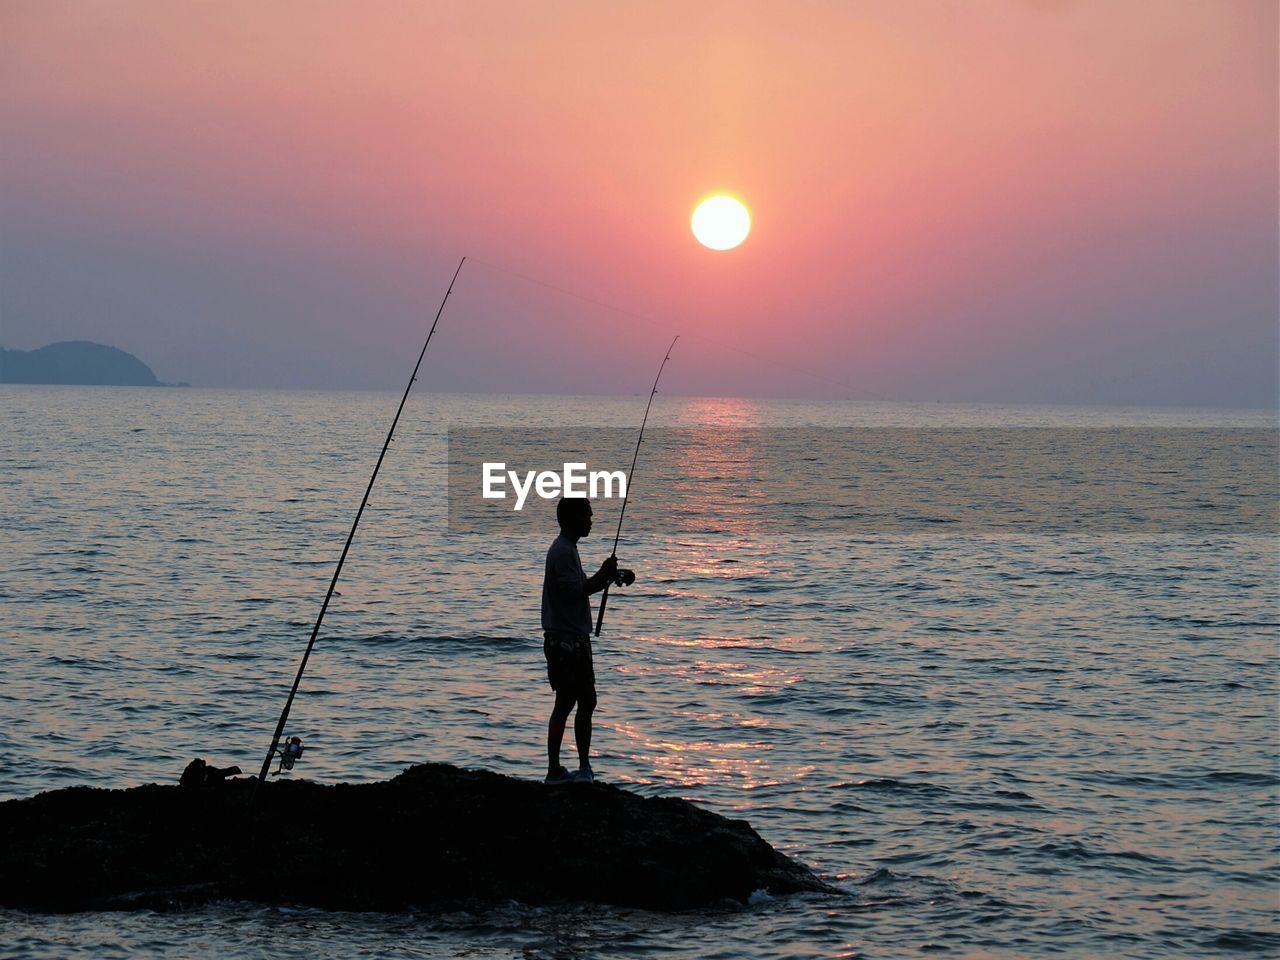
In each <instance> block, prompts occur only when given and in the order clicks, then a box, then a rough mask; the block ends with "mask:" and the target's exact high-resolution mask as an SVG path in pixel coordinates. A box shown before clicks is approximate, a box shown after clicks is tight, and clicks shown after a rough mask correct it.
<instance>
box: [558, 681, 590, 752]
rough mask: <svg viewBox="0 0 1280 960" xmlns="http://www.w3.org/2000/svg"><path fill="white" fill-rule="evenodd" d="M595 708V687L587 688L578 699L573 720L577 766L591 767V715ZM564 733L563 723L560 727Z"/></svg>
mask: <svg viewBox="0 0 1280 960" xmlns="http://www.w3.org/2000/svg"><path fill="white" fill-rule="evenodd" d="M595 708H596V690H595V687H589V688H587V690H586V691H585V692H583V694H582V695H581V696H580V697H578V715H577V716H576V717H574V718H573V738H574V739H575V740H576V741H577V743H578V766H579V767H589V766H591V713H592V711H594V710H595ZM560 730H561V732H563V731H564V724H563V722H562V723H561V725H560Z"/></svg>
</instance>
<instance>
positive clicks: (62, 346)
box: [0, 340, 190, 387]
mask: <svg viewBox="0 0 1280 960" xmlns="http://www.w3.org/2000/svg"><path fill="white" fill-rule="evenodd" d="M0 383H63V384H82V385H89V386H112V387H186V386H190V384H186V383H162V382H161V381H159V380H157V379H156V375H155V373H153V372H152V370H151V368H150V367H148V366H147V365H146V364H145V363H143V362H142V361H141V360H139V359H138V358H137V357H135V356H134V355H133V354H132V353H126V352H125V351H123V350H120V349H118V348H116V347H109V346H107V345H106V344H102V343H91V342H90V341H88V340H64V341H62V342H60V343H51V344H49V345H48V346H47V347H40V348H39V349H38V350H6V349H4V348H3V347H0Z"/></svg>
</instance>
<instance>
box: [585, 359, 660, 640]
mask: <svg viewBox="0 0 1280 960" xmlns="http://www.w3.org/2000/svg"><path fill="white" fill-rule="evenodd" d="M679 339H680V338H679V337H678V336H677V337H675V338H674V339H673V340H672V341H671V346H669V347H667V353H666V356H664V357H663V358H662V363H661V364H659V365H658V375H657V376H656V377H654V378H653V389H652V390H650V391H649V402H648V403H646V404H645V407H644V419H642V420H641V421H640V436H638V437H637V438H636V450H635V453H633V454H632V455H631V469H630V470H629V471H627V489H626V493H624V494H623V495H622V509H621V510H619V511H618V529H617V530H616V531H615V532H614V534H613V550H612V551H611V552H610V554H609V556H610V557H613V558H614V559H615V560H616V559H617V556H618V540H619V539H621V537H622V521H623V519H624V518H625V517H626V515H627V500H628V498H629V497H630V496H631V487H632V481H633V479H634V477H635V474H636V461H637V460H639V459H640V445H641V444H642V443H644V428H645V425H646V424H647V423H648V422H649V410H650V409H651V408H652V407H653V398H654V397H655V396H657V393H658V381H659V380H661V379H662V371H663V369H665V368H666V366H667V361H668V360H670V359H671V351H672V350H673V349H675V345H676V340H679ZM614 582H615V583H617V584H618V585H619V586H621V585H622V580H621V577H619V579H618V580H616V581H614ZM608 604H609V584H608V583H606V584H605V585H604V592H603V593H602V594H600V612H599V613H597V614H596V636H597V637H598V636H600V629H601V627H603V626H604V608H605V607H606V606H608Z"/></svg>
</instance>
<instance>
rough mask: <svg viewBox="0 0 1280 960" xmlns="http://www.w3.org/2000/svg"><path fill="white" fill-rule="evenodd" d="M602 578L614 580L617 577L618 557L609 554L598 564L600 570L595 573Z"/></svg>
mask: <svg viewBox="0 0 1280 960" xmlns="http://www.w3.org/2000/svg"><path fill="white" fill-rule="evenodd" d="M596 576H598V577H600V578H601V579H603V580H616V579H617V577H618V558H617V557H616V556H614V555H613V554H609V557H608V559H607V560H605V562H604V563H602V564H600V572H599V573H597V574H596Z"/></svg>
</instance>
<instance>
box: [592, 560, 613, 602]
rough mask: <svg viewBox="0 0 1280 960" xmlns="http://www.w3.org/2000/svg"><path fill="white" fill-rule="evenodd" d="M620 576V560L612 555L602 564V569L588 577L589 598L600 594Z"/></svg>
mask: <svg viewBox="0 0 1280 960" xmlns="http://www.w3.org/2000/svg"><path fill="white" fill-rule="evenodd" d="M617 576H618V558H617V557H615V556H613V555H612V554H610V555H609V556H608V557H607V558H606V559H605V561H604V563H602V564H600V569H599V570H597V571H596V572H595V573H593V574H592V575H591V576H589V577H587V596H591V594H593V593H599V592H600V591H601V590H603V589H604V588H605V586H606V585H608V584H610V583H612V582H613V581H614V579H615V578H616V577H617Z"/></svg>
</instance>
